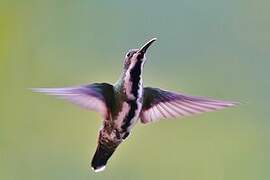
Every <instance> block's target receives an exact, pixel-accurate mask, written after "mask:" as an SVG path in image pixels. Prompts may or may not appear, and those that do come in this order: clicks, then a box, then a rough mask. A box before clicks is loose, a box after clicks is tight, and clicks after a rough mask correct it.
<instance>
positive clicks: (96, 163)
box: [91, 143, 116, 172]
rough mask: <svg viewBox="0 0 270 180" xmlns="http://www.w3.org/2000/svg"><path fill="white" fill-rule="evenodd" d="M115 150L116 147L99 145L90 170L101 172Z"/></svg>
mask: <svg viewBox="0 0 270 180" xmlns="http://www.w3.org/2000/svg"><path fill="white" fill-rule="evenodd" d="M115 149H116V147H107V146H105V145H103V144H100V143H99V144H98V147H97V149H96V152H95V154H94V157H93V159H92V162H91V166H92V169H93V170H94V171H95V172H100V171H103V170H104V169H105V167H106V164H107V161H108V160H109V158H110V157H111V156H112V154H113V153H114V151H115Z"/></svg>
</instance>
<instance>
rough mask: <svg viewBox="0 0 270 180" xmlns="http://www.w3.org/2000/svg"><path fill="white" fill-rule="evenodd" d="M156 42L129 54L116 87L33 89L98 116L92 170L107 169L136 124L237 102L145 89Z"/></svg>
mask: <svg viewBox="0 0 270 180" xmlns="http://www.w3.org/2000/svg"><path fill="white" fill-rule="evenodd" d="M155 41H156V38H153V39H151V40H150V41H148V42H147V43H146V44H144V45H143V46H142V47H141V48H139V49H131V50H129V51H128V52H127V53H126V55H125V57H124V63H123V64H124V65H123V70H122V73H121V75H120V78H119V80H118V81H117V82H116V83H115V84H114V85H112V84H109V83H92V84H88V85H81V86H74V87H64V88H34V89H32V90H33V91H34V92H40V93H45V94H48V95H54V96H57V97H59V98H61V99H64V100H67V101H69V102H71V103H73V104H76V105H78V106H80V107H83V108H86V109H88V110H93V111H96V112H98V113H99V114H100V115H101V117H102V126H101V128H100V130H99V133H98V143H97V148H96V151H95V153H94V156H93V158H92V162H91V167H92V169H93V170H94V171H95V172H99V171H102V170H104V169H105V167H106V164H107V161H108V160H109V158H110V157H111V156H112V154H113V153H114V152H115V150H116V148H117V147H118V146H119V145H120V144H121V143H122V142H123V141H124V140H126V138H127V137H128V136H129V135H130V133H131V130H132V128H133V127H134V125H135V124H136V123H137V122H141V123H143V124H148V123H152V122H156V121H158V120H160V119H165V118H170V119H171V118H181V117H186V116H192V115H196V114H200V113H204V112H210V111H215V110H219V109H223V108H226V107H230V106H234V105H236V104H237V102H232V101H223V100H215V99H212V98H206V97H198V96H190V95H186V94H183V93H177V92H172V91H167V90H162V89H160V88H153V87H144V86H143V78H142V75H143V68H144V64H145V62H146V52H147V50H148V49H149V47H150V46H151V45H152V44H153V43H154V42H155Z"/></svg>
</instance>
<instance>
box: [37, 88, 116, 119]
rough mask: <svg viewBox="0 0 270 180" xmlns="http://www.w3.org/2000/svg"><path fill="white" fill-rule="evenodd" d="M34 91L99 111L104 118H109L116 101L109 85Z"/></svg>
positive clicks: (38, 89)
mask: <svg viewBox="0 0 270 180" xmlns="http://www.w3.org/2000/svg"><path fill="white" fill-rule="evenodd" d="M32 91H34V92H39V93H45V94H47V95H53V96H56V97H58V98H60V99H64V100H67V101H69V102H71V103H73V104H76V105H78V106H80V107H83V108H85V109H89V110H94V111H97V112H99V113H100V114H101V115H102V116H103V117H104V118H105V117H107V115H108V110H109V109H111V106H112V102H113V100H114V99H113V98H114V90H113V86H112V85H110V84H107V83H94V84H90V85H85V86H78V87H64V88H33V89H32Z"/></svg>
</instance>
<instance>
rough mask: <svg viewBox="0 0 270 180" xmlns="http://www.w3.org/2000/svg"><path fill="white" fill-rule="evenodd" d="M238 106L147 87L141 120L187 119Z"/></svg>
mask: <svg viewBox="0 0 270 180" xmlns="http://www.w3.org/2000/svg"><path fill="white" fill-rule="evenodd" d="M236 104H238V103H236V102H229V101H222V100H214V99H210V98H205V97H196V96H189V95H184V94H180V93H175V92H169V91H164V90H161V89H158V88H151V87H146V88H144V96H143V106H142V111H141V114H140V119H141V122H142V123H150V122H155V121H157V120H158V119H162V118H173V117H185V116H191V115H195V114H200V113H203V112H210V111H215V110H219V109H223V108H226V107H230V106H234V105H236Z"/></svg>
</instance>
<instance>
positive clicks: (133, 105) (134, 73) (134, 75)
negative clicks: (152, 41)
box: [121, 60, 142, 131]
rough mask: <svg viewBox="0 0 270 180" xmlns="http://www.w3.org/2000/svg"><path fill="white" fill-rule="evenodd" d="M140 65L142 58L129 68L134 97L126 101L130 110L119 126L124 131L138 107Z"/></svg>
mask: <svg viewBox="0 0 270 180" xmlns="http://www.w3.org/2000/svg"><path fill="white" fill-rule="evenodd" d="M141 65H142V60H138V62H137V63H136V64H135V66H134V67H133V68H132V69H131V70H130V81H132V88H131V93H132V94H133V95H134V97H135V99H134V100H130V101H128V102H127V103H128V105H129V106H130V110H129V112H128V114H127V116H126V117H125V119H124V121H123V125H122V126H121V127H122V129H123V131H126V130H127V128H128V127H129V126H130V125H131V120H132V119H133V118H134V116H135V112H136V110H137V109H138V105H137V101H136V100H137V99H138V91H139V88H140V79H141Z"/></svg>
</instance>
